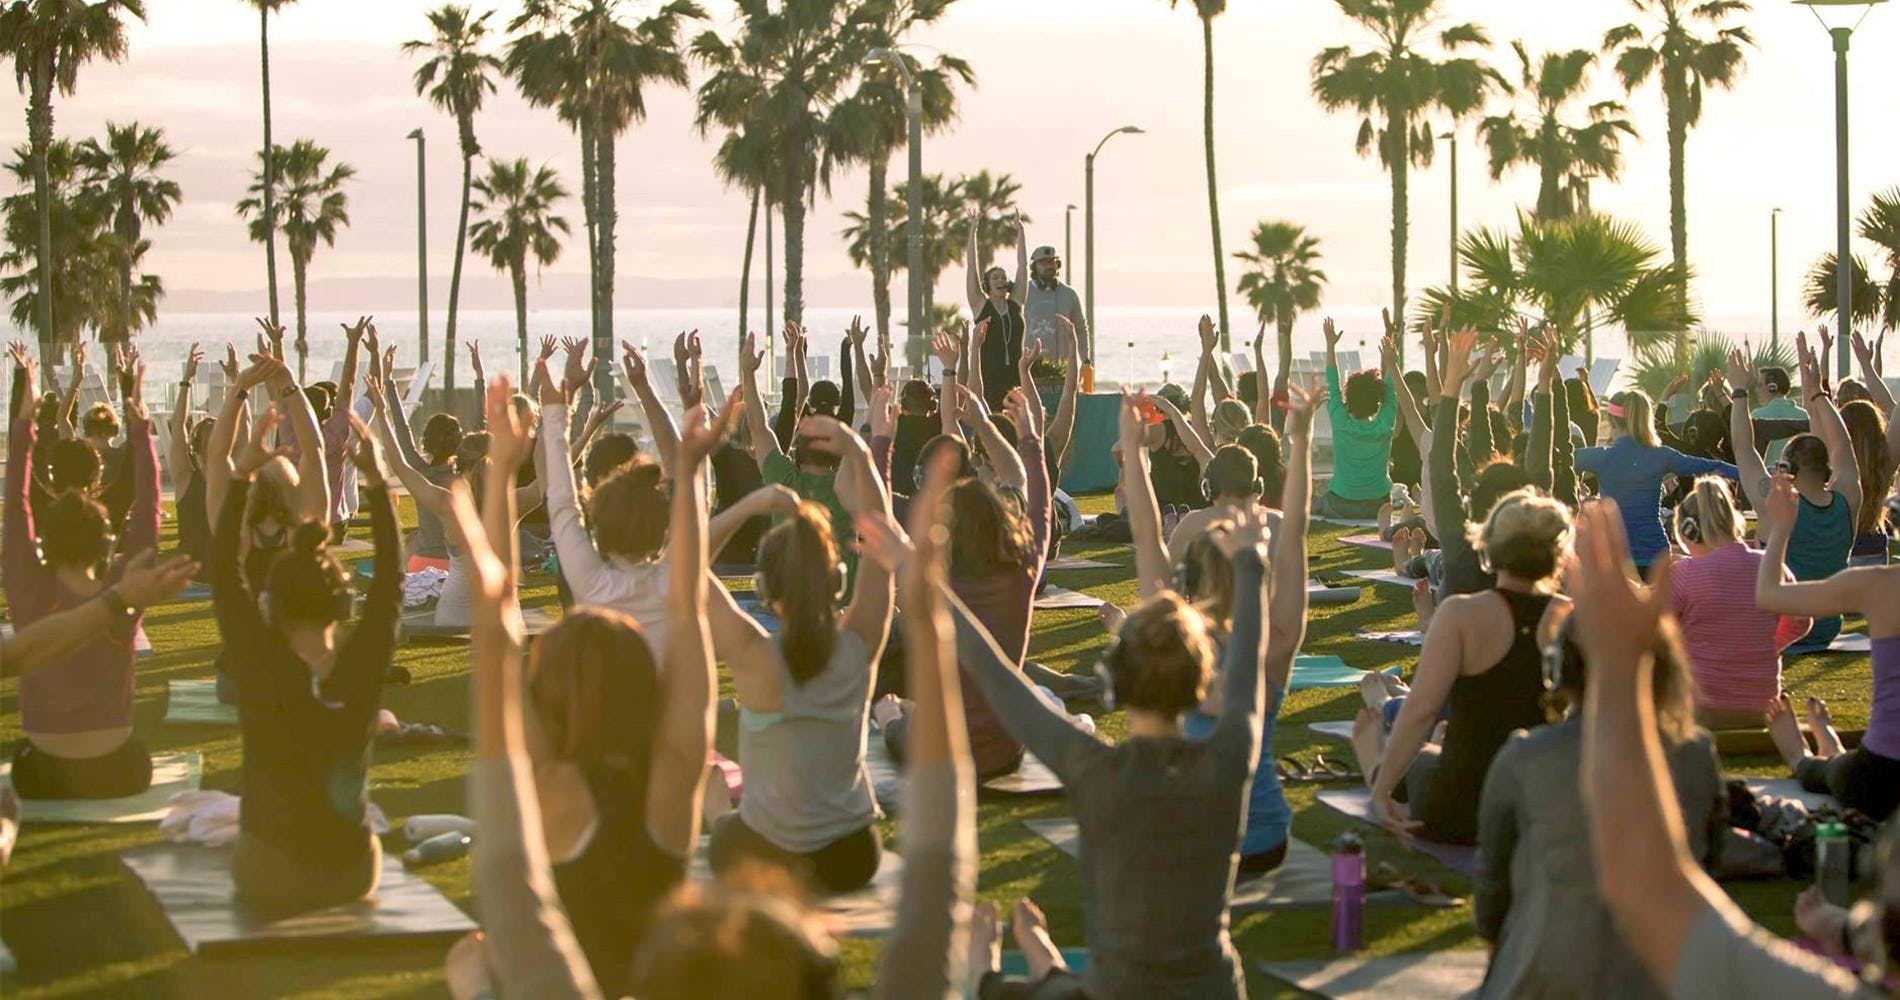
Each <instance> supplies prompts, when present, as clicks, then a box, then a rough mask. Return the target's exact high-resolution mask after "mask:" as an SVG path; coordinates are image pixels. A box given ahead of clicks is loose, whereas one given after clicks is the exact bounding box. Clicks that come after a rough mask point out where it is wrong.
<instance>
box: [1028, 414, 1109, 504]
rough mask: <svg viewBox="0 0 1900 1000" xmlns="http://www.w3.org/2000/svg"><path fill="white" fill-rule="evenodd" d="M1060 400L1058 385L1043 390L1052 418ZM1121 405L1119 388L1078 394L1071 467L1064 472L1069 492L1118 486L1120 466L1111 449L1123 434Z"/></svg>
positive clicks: (1100, 489)
mask: <svg viewBox="0 0 1900 1000" xmlns="http://www.w3.org/2000/svg"><path fill="white" fill-rule="evenodd" d="M1061 401H1062V392H1061V390H1060V389H1059V388H1057V389H1054V390H1049V389H1045V390H1044V391H1043V393H1042V405H1043V407H1044V412H1046V413H1048V414H1049V416H1050V417H1051V418H1053V417H1054V416H1055V412H1056V404H1057V403H1059V402H1061ZM1121 405H1122V395H1121V393H1119V392H1085V393H1082V394H1080V395H1079V396H1077V397H1076V400H1075V432H1074V434H1072V435H1071V436H1070V438H1069V467H1068V469H1067V470H1066V471H1064V472H1063V474H1062V488H1063V489H1064V490H1066V491H1067V492H1068V493H1069V494H1070V495H1072V496H1073V495H1079V494H1083V493H1105V492H1107V491H1109V490H1112V489H1114V488H1115V480H1116V479H1117V478H1118V477H1119V475H1120V472H1121V470H1120V469H1119V468H1117V467H1116V465H1115V457H1114V456H1113V455H1112V454H1110V453H1109V452H1110V449H1112V448H1114V447H1115V444H1116V439H1117V438H1118V437H1120V436H1121Z"/></svg>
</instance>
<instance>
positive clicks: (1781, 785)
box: [1742, 777, 1841, 809]
mask: <svg viewBox="0 0 1900 1000" xmlns="http://www.w3.org/2000/svg"><path fill="white" fill-rule="evenodd" d="M1742 781H1744V782H1746V783H1747V784H1748V790H1749V791H1750V792H1753V793H1754V794H1755V795H1756V796H1758V797H1759V796H1762V795H1773V796H1776V797H1777V798H1783V799H1794V800H1796V801H1798V802H1800V803H1801V804H1802V805H1804V806H1807V807H1808V808H1809V809H1821V808H1829V809H1839V808H1840V807H1841V804H1840V803H1839V802H1836V801H1835V800H1834V796H1832V795H1828V794H1826V793H1824V792H1810V791H1807V790H1806V789H1804V788H1802V787H1801V783H1800V782H1799V781H1796V780H1794V779H1793V778H1759V777H1743V778H1742Z"/></svg>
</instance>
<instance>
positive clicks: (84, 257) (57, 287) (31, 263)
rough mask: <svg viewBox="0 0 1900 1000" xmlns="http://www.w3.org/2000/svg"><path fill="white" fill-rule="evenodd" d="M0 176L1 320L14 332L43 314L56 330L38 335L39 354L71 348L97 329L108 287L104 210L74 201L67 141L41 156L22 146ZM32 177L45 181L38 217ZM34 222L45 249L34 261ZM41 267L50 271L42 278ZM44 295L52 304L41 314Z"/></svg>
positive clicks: (74, 164) (77, 194) (74, 176)
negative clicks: (7, 183) (0, 186)
mask: <svg viewBox="0 0 1900 1000" xmlns="http://www.w3.org/2000/svg"><path fill="white" fill-rule="evenodd" d="M7 171H8V172H9V173H11V174H12V175H13V179H14V181H15V182H16V184H17V190H16V193H14V194H11V195H8V196H7V197H6V198H4V199H0V221H3V222H4V233H3V235H4V237H5V249H4V250H0V271H4V272H5V273H4V274H0V293H4V294H5V295H6V296H7V297H8V298H9V299H10V300H11V303H12V304H11V309H10V313H9V314H10V316H11V318H12V320H13V323H14V325H15V326H18V327H20V328H22V329H24V328H26V327H29V326H35V325H36V324H37V323H38V322H39V321H40V317H41V315H42V314H43V313H50V314H51V315H52V317H53V321H54V323H55V324H56V325H55V326H53V327H51V328H50V331H49V330H47V329H45V328H42V329H41V336H40V342H41V350H42V351H45V350H47V348H48V345H57V344H61V343H69V342H72V341H74V340H77V339H78V338H79V337H80V336H81V335H82V334H83V333H84V332H85V331H86V329H87V328H88V327H96V326H97V325H98V324H97V317H98V315H99V312H100V304H101V300H102V299H103V298H104V297H105V296H106V294H107V293H108V291H109V290H110V289H111V287H112V279H111V273H112V267H111V259H110V258H111V255H112V252H113V250H114V249H115V248H114V247H113V246H111V244H112V243H113V242H114V237H113V236H112V234H111V232H110V230H109V229H107V227H106V225H105V219H106V215H105V213H104V211H103V209H104V206H103V205H102V204H100V203H99V202H98V201H97V200H94V199H89V198H85V197H83V196H82V195H83V191H82V187H81V171H80V168H79V156H78V151H77V148H76V147H75V146H74V145H73V143H72V142H71V141H69V140H66V139H54V140H53V141H52V142H51V143H50V144H49V145H48V146H47V148H46V151H45V152H44V154H37V153H34V152H33V150H32V148H31V146H30V145H23V146H19V147H17V148H15V150H14V158H13V161H12V162H10V163H8V164H7ZM40 177H44V178H45V179H46V184H45V187H44V190H45V192H46V195H47V208H48V211H47V212H45V213H41V211H40V200H39V193H40V190H41V188H40V187H39V186H38V185H37V180H38V178H40ZM42 221H44V222H45V223H46V225H45V230H46V235H47V236H48V241H47V242H48V243H49V244H50V246H51V249H52V253H50V254H48V255H46V257H45V258H42V257H41V256H40V253H39V246H40V237H41V235H42V233H41V228H42V226H41V223H42ZM42 259H46V260H50V261H51V262H52V266H51V267H50V268H48V269H45V270H42V269H41V267H40V261H41V260H42ZM154 280H156V279H154ZM47 295H51V296H52V299H53V301H52V302H51V303H50V305H51V308H50V309H44V310H43V309H42V306H43V305H45V304H47V303H45V300H44V298H43V297H44V296H47ZM42 356H43V357H53V356H54V355H53V354H42Z"/></svg>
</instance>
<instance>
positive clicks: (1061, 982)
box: [976, 969, 1088, 1000]
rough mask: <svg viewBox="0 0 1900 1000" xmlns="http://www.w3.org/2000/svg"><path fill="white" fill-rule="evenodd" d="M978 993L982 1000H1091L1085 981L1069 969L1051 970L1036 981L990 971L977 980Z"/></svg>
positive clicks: (979, 999) (979, 998)
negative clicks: (1083, 984)
mask: <svg viewBox="0 0 1900 1000" xmlns="http://www.w3.org/2000/svg"><path fill="white" fill-rule="evenodd" d="M976 995H977V998H978V1000H1088V991H1087V990H1084V989H1083V988H1082V980H1080V979H1077V978H1076V977H1075V973H1073V972H1070V971H1069V970H1067V969H1050V970H1049V974H1048V975H1045V976H1043V977H1042V978H1041V979H1038V980H1036V981H1035V982H1033V983H1032V982H1030V981H1029V980H1027V979H1017V978H1016V977H1014V976H1005V975H1003V974H1002V973H1000V972H986V973H984V974H983V979H982V980H981V981H980V982H978V983H977V986H976Z"/></svg>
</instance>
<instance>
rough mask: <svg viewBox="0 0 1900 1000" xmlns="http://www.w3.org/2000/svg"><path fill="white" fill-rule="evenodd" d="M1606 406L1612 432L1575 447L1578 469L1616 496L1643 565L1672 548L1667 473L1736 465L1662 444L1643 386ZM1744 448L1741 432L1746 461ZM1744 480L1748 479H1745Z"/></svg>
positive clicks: (1701, 472)
mask: <svg viewBox="0 0 1900 1000" xmlns="http://www.w3.org/2000/svg"><path fill="white" fill-rule="evenodd" d="M1603 412H1605V413H1607V414H1609V415H1610V430H1611V432H1612V434H1613V438H1612V440H1611V441H1610V443H1609V444H1608V445H1605V446H1602V447H1596V448H1579V449H1577V454H1576V463H1577V471H1578V472H1580V473H1583V472H1588V473H1592V474H1594V475H1595V476H1596V477H1597V492H1598V493H1599V494H1600V495H1602V496H1604V497H1607V498H1610V499H1613V500H1615V501H1616V502H1617V506H1618V509H1620V510H1621V511H1622V512H1623V523H1624V530H1625V531H1626V532H1627V533H1628V536H1629V541H1630V558H1632V559H1634V560H1635V561H1636V567H1637V568H1638V569H1643V568H1646V567H1647V566H1648V565H1649V564H1650V563H1651V562H1653V561H1655V559H1656V557H1658V556H1660V555H1662V554H1664V553H1665V552H1667V551H1668V550H1669V536H1668V535H1666V534H1664V533H1663V524H1662V485H1663V478H1664V477H1665V476H1669V475H1676V476H1727V477H1728V478H1730V479H1734V478H1736V471H1735V466H1733V465H1730V464H1729V463H1727V462H1719V461H1716V460H1715V459H1710V458H1696V457H1694V456H1691V455H1684V454H1683V453H1682V452H1679V451H1677V450H1676V449H1674V448H1671V447H1669V446H1667V445H1665V444H1663V443H1662V438H1661V437H1660V436H1659V435H1658V434H1657V432H1656V410H1655V404H1653V403H1651V402H1650V400H1649V397H1648V396H1646V395H1644V394H1643V393H1642V392H1641V391H1640V390H1636V389H1631V390H1630V391H1628V392H1624V393H1619V394H1618V395H1617V396H1616V397H1615V398H1614V399H1613V400H1612V401H1610V402H1608V403H1605V404H1604V406H1603ZM1751 440H1752V439H1751ZM1742 449H1743V442H1742V441H1741V439H1740V438H1739V437H1738V438H1736V439H1735V451H1736V455H1737V456H1738V458H1741V460H1743V461H1746V456H1743V455H1742V454H1741V453H1742ZM1743 484H1744V485H1746V484H1747V480H1746V479H1743Z"/></svg>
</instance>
